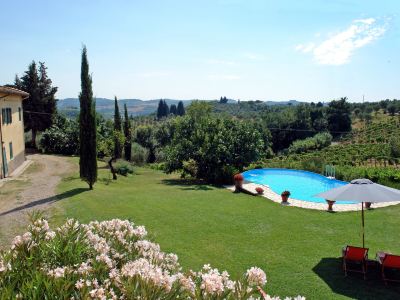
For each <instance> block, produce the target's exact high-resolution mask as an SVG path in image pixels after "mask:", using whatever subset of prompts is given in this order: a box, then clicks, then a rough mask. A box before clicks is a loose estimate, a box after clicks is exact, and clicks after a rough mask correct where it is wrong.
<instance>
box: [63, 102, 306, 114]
mask: <svg viewBox="0 0 400 300" xmlns="http://www.w3.org/2000/svg"><path fill="white" fill-rule="evenodd" d="M163 100H165V101H166V102H167V104H168V105H171V104H176V105H177V104H178V102H179V101H181V100H175V99H163ZM159 101H160V99H154V100H146V101H144V100H140V99H120V100H118V103H119V107H120V109H121V110H122V108H123V106H124V104H125V103H126V105H127V108H128V113H129V115H132V116H134V117H135V116H145V115H150V114H152V113H155V112H156V110H157V106H158V102H159ZM192 101H194V100H182V102H183V104H184V106H187V105H189V104H190V103H191V102H192ZM205 101H209V102H212V103H214V104H215V105H216V106H215V111H217V112H221V111H225V112H228V113H231V111H232V110H233V111H235V109H236V108H239V106H238V105H237V104H238V101H236V100H232V99H228V103H226V104H220V103H218V101H217V100H205ZM300 103H301V102H299V101H297V100H288V101H261V100H254V101H240V104H241V105H240V108H241V110H243V109H244V110H249V111H258V110H259V108H260V106H261V107H265V106H276V105H293V106H295V105H298V104H300ZM57 108H58V111H59V112H61V113H64V114H66V115H67V116H69V117H76V116H77V115H78V113H79V100H78V98H66V99H60V100H58V101H57ZM96 111H97V112H99V113H101V114H102V115H103V116H104V117H105V118H112V117H113V115H114V100H113V99H107V98H96Z"/></svg>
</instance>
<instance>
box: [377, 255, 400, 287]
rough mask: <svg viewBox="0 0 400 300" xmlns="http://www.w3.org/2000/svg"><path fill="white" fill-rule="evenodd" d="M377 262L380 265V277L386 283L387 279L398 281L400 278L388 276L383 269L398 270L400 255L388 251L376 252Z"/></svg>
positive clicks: (399, 268)
mask: <svg viewBox="0 0 400 300" xmlns="http://www.w3.org/2000/svg"><path fill="white" fill-rule="evenodd" d="M377 258H378V262H379V264H380V265H381V273H382V279H383V281H384V282H385V284H387V282H388V281H395V282H400V279H393V278H388V277H387V274H386V273H385V270H387V269H391V270H400V255H393V254H389V253H382V252H378V253H377Z"/></svg>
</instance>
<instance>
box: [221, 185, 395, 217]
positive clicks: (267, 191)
mask: <svg viewBox="0 0 400 300" xmlns="http://www.w3.org/2000/svg"><path fill="white" fill-rule="evenodd" d="M257 187H261V188H263V190H264V194H262V195H261V196H262V197H265V198H267V199H270V200H272V201H274V202H276V203H279V204H281V203H282V199H281V196H280V195H278V194H277V193H275V192H274V191H272V190H271V188H270V187H269V186H268V185H262V184H255V183H250V182H248V183H243V189H244V190H246V191H248V192H250V193H252V194H256V193H257V192H256V188H257ZM227 189H229V190H231V191H234V190H235V186H227ZM337 203H338V202H337ZM337 203H335V204H334V205H333V211H357V210H361V203H357V204H337ZM396 204H400V202H385V203H372V205H371V208H379V207H385V206H390V205H396ZM282 205H285V206H297V207H302V208H308V209H317V210H327V209H328V204H327V203H317V202H308V201H303V200H297V199H293V198H289V200H288V203H287V204H282Z"/></svg>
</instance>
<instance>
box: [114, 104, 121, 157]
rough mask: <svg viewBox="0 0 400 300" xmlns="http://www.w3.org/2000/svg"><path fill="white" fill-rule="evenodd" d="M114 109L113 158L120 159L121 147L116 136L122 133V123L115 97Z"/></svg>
mask: <svg viewBox="0 0 400 300" xmlns="http://www.w3.org/2000/svg"><path fill="white" fill-rule="evenodd" d="M114 104H115V109H114V134H115V137H114V158H116V159H117V158H121V157H122V145H121V142H120V140H119V136H118V134H119V133H120V132H121V131H122V121H121V114H120V113H119V107H118V100H117V97H115V99H114Z"/></svg>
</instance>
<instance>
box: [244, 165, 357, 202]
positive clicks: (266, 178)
mask: <svg viewBox="0 0 400 300" xmlns="http://www.w3.org/2000/svg"><path fill="white" fill-rule="evenodd" d="M243 177H244V179H245V180H246V181H250V182H254V183H258V184H263V185H268V186H269V187H270V188H271V189H272V190H273V191H274V192H275V193H277V194H279V195H280V194H281V193H282V192H283V191H285V190H288V191H290V197H291V198H294V199H298V200H303V201H309V202H320V203H326V202H325V199H323V198H318V197H314V195H315V194H318V193H321V192H325V191H327V190H330V189H333V188H336V187H340V186H342V185H345V184H347V182H344V181H340V180H336V179H329V178H327V177H325V176H322V175H320V174H316V173H312V172H308V171H301V170H290V169H254V170H250V171H246V172H244V173H243ZM352 203H354V202H351V201H340V202H336V204H352Z"/></svg>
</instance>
